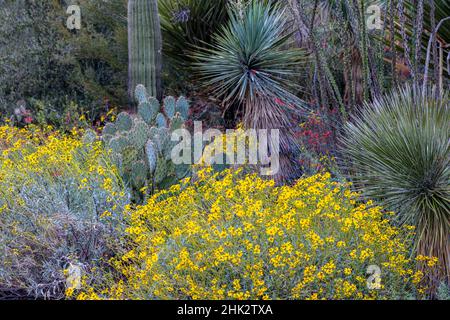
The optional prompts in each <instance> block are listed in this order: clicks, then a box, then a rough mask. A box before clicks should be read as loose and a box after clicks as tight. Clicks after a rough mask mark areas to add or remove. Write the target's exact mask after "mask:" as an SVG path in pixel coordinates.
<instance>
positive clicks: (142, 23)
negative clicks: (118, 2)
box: [128, 0, 162, 101]
mask: <svg viewBox="0 0 450 320" xmlns="http://www.w3.org/2000/svg"><path fill="white" fill-rule="evenodd" d="M128 55H129V57H128V59H129V65H128V91H129V92H128V93H129V97H130V100H131V101H133V94H134V88H136V86H137V85H138V84H143V85H144V86H145V87H146V88H147V89H148V91H149V94H150V95H151V96H153V97H156V98H157V99H161V97H162V87H161V86H162V84H161V72H162V71H161V69H162V38H161V26H160V20H159V14H158V0H129V1H128Z"/></svg>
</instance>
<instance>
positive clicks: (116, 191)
mask: <svg viewBox="0 0 450 320" xmlns="http://www.w3.org/2000/svg"><path fill="white" fill-rule="evenodd" d="M126 203H127V196H126V194H125V189H124V188H123V183H122V181H121V179H120V176H119V175H118V172H117V169H116V168H115V167H114V166H112V165H111V162H110V161H109V157H108V155H107V153H106V152H105V151H104V149H103V147H102V145H101V143H100V142H94V143H83V142H82V140H81V139H80V138H79V136H78V135H76V136H73V135H71V134H69V135H64V134H62V133H58V132H52V128H50V127H49V128H46V129H38V128H37V127H28V128H24V129H19V128H15V127H10V126H3V127H0V242H1V243H3V244H5V245H7V250H6V251H5V254H4V255H3V256H2V265H1V266H0V273H2V274H4V275H5V274H9V273H10V276H11V278H12V279H13V280H11V281H12V282H15V283H19V284H22V282H24V283H26V281H29V280H33V279H27V278H29V277H30V275H29V274H28V273H23V274H21V273H18V272H17V270H18V269H20V268H28V267H29V268H30V270H31V269H33V268H34V269H33V270H39V271H37V273H43V271H41V269H39V268H41V267H42V265H41V264H40V263H41V262H40V261H41V260H39V259H41V256H42V257H45V259H50V257H48V256H46V255H45V254H49V253H48V251H50V250H54V251H57V250H60V251H61V252H63V251H64V250H69V249H70V248H68V247H67V246H68V245H67V243H69V244H73V245H74V246H75V245H77V243H74V242H70V241H67V243H65V242H64V238H63V235H71V232H75V231H74V230H72V229H70V227H69V226H70V225H75V224H76V225H77V226H78V225H81V227H80V228H81V229H83V228H85V229H86V230H89V228H88V227H89V226H90V224H92V226H94V224H95V223H98V224H100V223H101V222H103V220H105V222H112V221H116V220H117V219H121V217H122V212H123V208H124V206H125V204H126ZM102 213H103V215H102ZM113 213H114V214H115V217H116V218H115V220H113V218H108V220H106V218H105V219H103V220H101V221H100V218H101V217H99V216H101V215H102V216H103V217H110V216H111V215H112V214H113ZM83 224H84V225H83ZM83 230H84V229H83ZM92 230H93V232H96V233H97V234H100V231H99V230H96V231H94V230H95V229H94V228H92ZM85 240H86V239H75V240H73V241H80V242H81V241H85ZM58 245H61V247H57V246H58ZM104 249H105V251H106V250H107V248H106V247H105V248H104ZM44 250H46V251H45V252H46V253H44ZM83 254H85V252H83ZM70 255H71V256H73V255H74V254H73V253H72V252H71V253H70ZM68 256H69V253H68ZM73 258H74V259H75V260H76V259H78V258H79V257H77V256H73ZM42 259H43V258H42ZM26 264H32V266H28V265H27V267H24V265H26ZM49 265H50V263H49ZM54 267H55V268H58V265H55V266H54ZM23 275H26V277H25V278H20V277H22V276H23ZM38 276H39V275H38ZM24 287H26V284H24Z"/></svg>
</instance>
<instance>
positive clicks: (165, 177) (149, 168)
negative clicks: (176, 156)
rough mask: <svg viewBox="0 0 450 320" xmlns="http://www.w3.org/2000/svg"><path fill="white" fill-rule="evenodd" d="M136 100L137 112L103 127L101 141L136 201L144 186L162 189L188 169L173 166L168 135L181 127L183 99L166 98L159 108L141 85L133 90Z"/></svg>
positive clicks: (184, 111) (184, 114)
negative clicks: (110, 153) (110, 154)
mask: <svg viewBox="0 0 450 320" xmlns="http://www.w3.org/2000/svg"><path fill="white" fill-rule="evenodd" d="M135 97H136V100H137V102H138V113H137V114H135V115H130V114H128V113H126V112H122V113H120V114H119V115H118V117H117V120H116V122H115V123H108V124H107V125H106V126H105V127H104V129H103V140H104V142H105V144H106V146H107V147H108V148H110V149H111V150H112V153H113V158H114V159H115V161H116V162H117V164H118V166H119V169H120V171H121V172H122V175H123V177H124V179H125V181H126V182H127V183H128V184H129V186H130V187H131V188H132V189H133V190H134V191H135V196H136V200H139V197H140V193H139V190H140V189H142V188H143V187H148V188H149V190H154V189H161V188H164V187H167V186H169V185H171V184H173V183H175V182H177V181H178V180H179V179H181V178H183V177H185V176H186V174H188V172H189V167H188V166H186V165H174V164H173V163H172V160H171V151H172V147H173V146H174V142H172V141H171V139H170V136H171V133H172V132H173V131H174V130H176V129H179V128H182V127H183V126H184V122H185V121H186V119H187V117H188V115H189V102H188V100H187V99H186V98H184V97H180V98H178V99H175V98H173V97H167V98H166V99H165V100H164V103H163V105H162V106H161V105H160V103H159V102H158V100H157V99H155V98H154V97H151V96H149V95H148V94H147V90H146V88H145V87H144V86H143V85H138V86H137V87H136V90H135Z"/></svg>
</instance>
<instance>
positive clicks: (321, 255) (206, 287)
mask: <svg viewBox="0 0 450 320" xmlns="http://www.w3.org/2000/svg"><path fill="white" fill-rule="evenodd" d="M194 180H195V179H194ZM358 198H359V195H358V194H356V193H353V192H351V191H350V190H349V187H348V186H347V185H343V184H341V183H338V182H334V181H332V179H331V177H330V174H318V175H315V176H311V177H308V178H304V179H301V180H299V181H298V182H297V183H296V184H295V185H292V186H281V187H278V186H275V184H274V182H273V181H268V180H263V179H261V178H259V177H258V176H256V175H246V176H245V175H242V173H240V172H239V170H237V171H233V170H226V171H225V172H223V173H220V174H219V173H214V172H213V171H212V170H211V169H210V168H206V169H203V170H201V171H200V172H198V175H197V179H196V180H195V181H191V180H189V179H187V180H185V181H183V182H182V183H181V184H180V185H177V186H174V187H172V188H171V189H170V190H166V191H163V192H161V193H159V194H156V195H155V196H154V197H152V198H151V199H150V200H149V201H148V203H147V204H146V205H145V206H142V207H139V208H137V210H131V211H130V212H128V213H127V216H128V217H129V224H130V225H129V228H128V229H127V232H128V236H129V237H130V238H131V239H132V240H133V242H134V245H133V249H132V250H131V251H129V252H128V253H127V254H125V255H124V256H123V257H122V259H117V260H116V261H112V263H113V264H114V266H115V267H116V268H117V269H118V270H119V271H120V272H121V273H122V275H123V276H122V277H123V279H125V281H121V282H118V283H117V284H111V285H110V287H109V288H104V287H102V288H95V289H93V288H86V289H85V291H83V292H82V293H81V294H80V295H79V296H78V298H79V299H99V298H101V299H152V298H156V299H375V298H380V299H384V298H386V299H388V298H401V297H406V296H407V295H408V294H411V293H413V294H418V293H417V290H416V289H415V285H417V284H418V283H419V282H420V278H421V275H420V274H417V273H415V272H414V271H413V269H412V268H413V261H411V259H410V258H409V252H410V251H409V250H410V249H409V244H410V243H411V241H410V240H411V239H410V237H411V236H412V234H413V230H411V228H409V227H404V228H396V227H393V226H392V225H391V224H390V222H389V220H387V219H386V218H385V214H384V213H383V212H382V208H380V207H376V206H374V205H373V204H372V203H371V202H369V203H360V202H358ZM370 265H375V266H379V268H380V270H381V274H380V275H379V277H380V279H379V280H380V281H379V284H380V285H379V286H378V287H377V288H376V289H373V288H370V286H368V283H369V282H370V279H369V276H370V274H369V275H368V274H367V270H368V266H370ZM416 297H419V296H418V295H416Z"/></svg>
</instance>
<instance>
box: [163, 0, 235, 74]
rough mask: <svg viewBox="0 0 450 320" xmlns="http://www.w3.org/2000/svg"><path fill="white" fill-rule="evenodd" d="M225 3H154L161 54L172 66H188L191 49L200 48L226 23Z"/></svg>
mask: <svg viewBox="0 0 450 320" xmlns="http://www.w3.org/2000/svg"><path fill="white" fill-rule="evenodd" d="M227 3H228V0H214V1H211V0H175V1H174V0H158V6H159V13H160V16H161V29H162V32H163V41H164V44H163V47H164V48H163V49H164V50H163V54H164V55H165V56H166V57H167V58H169V59H170V61H171V63H172V64H175V65H176V66H183V67H185V68H186V67H189V66H190V63H191V62H192V60H190V57H189V56H188V54H187V53H188V52H189V50H192V49H193V46H204V44H205V43H208V42H209V41H210V40H211V36H212V34H213V33H214V32H216V31H217V30H218V29H219V28H220V27H221V26H222V25H223V24H225V23H226V22H227V20H228V12H227V10H226V7H227Z"/></svg>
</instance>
